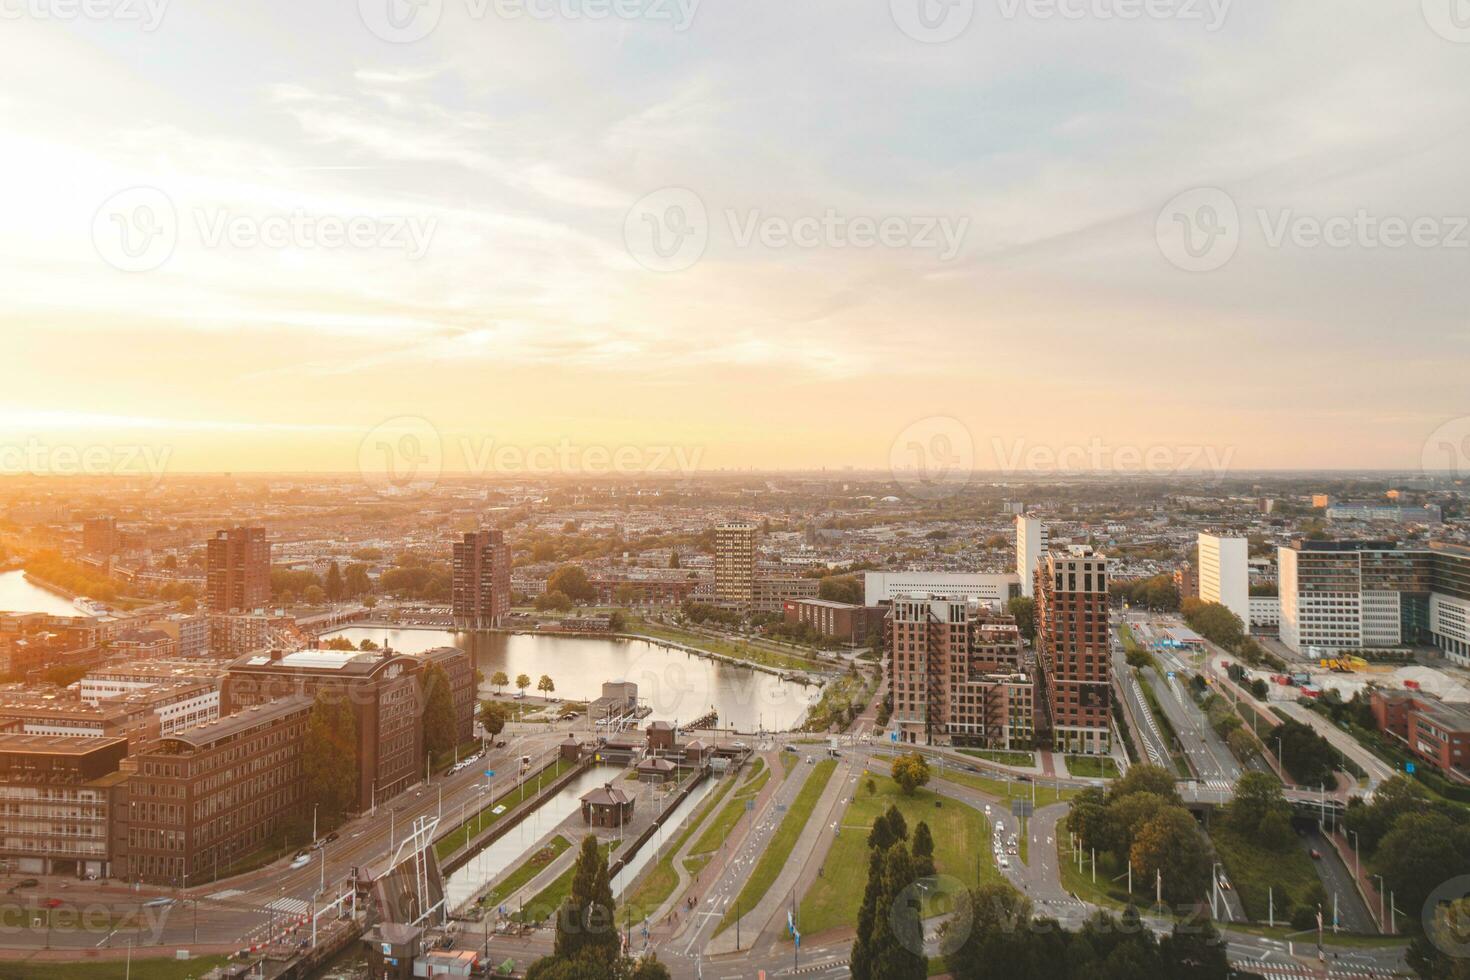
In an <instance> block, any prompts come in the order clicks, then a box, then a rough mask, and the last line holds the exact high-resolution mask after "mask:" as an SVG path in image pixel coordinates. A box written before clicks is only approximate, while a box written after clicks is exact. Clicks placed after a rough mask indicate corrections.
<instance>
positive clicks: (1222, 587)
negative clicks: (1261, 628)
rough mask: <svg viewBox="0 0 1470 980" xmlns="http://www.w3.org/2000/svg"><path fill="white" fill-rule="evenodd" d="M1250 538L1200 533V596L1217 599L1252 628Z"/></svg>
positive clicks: (1205, 598)
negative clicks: (1248, 539)
mask: <svg viewBox="0 0 1470 980" xmlns="http://www.w3.org/2000/svg"><path fill="white" fill-rule="evenodd" d="M1249 559H1250V542H1248V541H1247V540H1246V539H1245V538H1227V537H1223V536H1221V535H1218V534H1204V533H1201V534H1200V535H1199V597H1200V598H1201V599H1203V600H1204V601H1205V602H1218V603H1219V604H1220V605H1222V606H1224V607H1225V608H1226V609H1229V610H1230V611H1231V612H1233V613H1235V615H1237V616H1239V617H1240V622H1241V625H1242V626H1243V627H1245V628H1246V629H1250V624H1251V606H1250V595H1251V589H1250V565H1249Z"/></svg>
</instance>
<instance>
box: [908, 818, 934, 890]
mask: <svg viewBox="0 0 1470 980" xmlns="http://www.w3.org/2000/svg"><path fill="white" fill-rule="evenodd" d="M913 852H914V875H915V876H916V877H918V878H932V877H933V876H934V874H935V868H934V837H933V835H932V834H930V833H929V825H928V824H927V823H925V822H924V821H922V820H920V821H919V823H918V825H917V826H915V827H914V844H913Z"/></svg>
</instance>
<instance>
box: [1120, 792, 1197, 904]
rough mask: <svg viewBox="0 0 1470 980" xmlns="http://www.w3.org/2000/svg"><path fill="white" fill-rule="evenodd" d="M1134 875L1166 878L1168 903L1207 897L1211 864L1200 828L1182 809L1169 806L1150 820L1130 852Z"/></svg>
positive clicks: (1165, 887)
mask: <svg viewBox="0 0 1470 980" xmlns="http://www.w3.org/2000/svg"><path fill="white" fill-rule="evenodd" d="M1129 859H1130V860H1131V861H1132V862H1133V870H1134V873H1135V874H1141V875H1142V876H1143V879H1144V880H1145V881H1150V880H1153V878H1154V875H1155V873H1156V872H1157V873H1160V874H1162V876H1163V886H1164V887H1163V891H1164V898H1165V900H1167V901H1169V902H1193V901H1195V900H1197V899H1198V898H1199V897H1200V896H1201V895H1203V894H1204V891H1205V888H1206V886H1207V885H1208V884H1209V881H1210V874H1211V867H1210V865H1211V862H1210V856H1209V853H1208V852H1207V851H1206V850H1205V843H1204V840H1203V839H1202V837H1201V836H1200V831H1199V825H1198V824H1196V823H1195V822H1194V817H1192V816H1190V814H1189V811H1188V810H1185V809H1184V808H1182V807H1169V808H1167V809H1164V810H1162V811H1160V812H1159V813H1158V814H1156V815H1155V816H1153V817H1152V818H1150V819H1149V820H1148V821H1147V822H1146V823H1144V824H1143V826H1142V827H1140V828H1139V830H1138V833H1137V834H1136V835H1135V837H1134V840H1133V846H1132V848H1131V849H1130V850H1129Z"/></svg>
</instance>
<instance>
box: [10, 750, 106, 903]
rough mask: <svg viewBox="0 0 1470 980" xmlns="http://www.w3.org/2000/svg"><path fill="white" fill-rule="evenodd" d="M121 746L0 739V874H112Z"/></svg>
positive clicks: (78, 875) (79, 875)
mask: <svg viewBox="0 0 1470 980" xmlns="http://www.w3.org/2000/svg"><path fill="white" fill-rule="evenodd" d="M127 752H128V743H127V740H126V739H122V738H99V737H93V736H84V735H23V734H16V733H6V734H0V867H3V868H4V869H5V870H6V871H10V872H14V873H17V874H69V875H75V876H77V877H81V876H82V875H85V874H95V875H99V876H105V875H107V874H109V873H110V872H111V871H112V856H113V855H112V850H113V848H112V841H111V821H112V815H113V809H114V806H115V801H116V799H117V798H118V796H119V793H118V786H119V783H120V782H121V779H122V777H121V775H120V774H119V773H118V765H119V763H121V762H122V760H123V758H124V757H125V756H126V755H127Z"/></svg>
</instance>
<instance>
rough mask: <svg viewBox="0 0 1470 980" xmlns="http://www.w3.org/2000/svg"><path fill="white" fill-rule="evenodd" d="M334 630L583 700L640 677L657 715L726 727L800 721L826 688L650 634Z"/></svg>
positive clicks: (783, 725) (638, 681)
mask: <svg viewBox="0 0 1470 980" xmlns="http://www.w3.org/2000/svg"><path fill="white" fill-rule="evenodd" d="M329 635H331V636H345V637H347V638H348V639H349V640H351V641H352V642H353V643H354V644H356V643H360V642H361V641H362V640H364V639H370V640H372V641H373V642H375V643H379V644H382V643H384V642H387V643H389V644H391V645H392V646H393V648H394V649H395V650H402V651H404V652H406V653H418V652H421V651H424V650H429V649H432V648H434V647H440V646H456V647H459V648H460V649H462V650H466V651H468V652H469V653H470V654H471V656H472V657H473V658H474V661H475V666H476V667H478V668H480V670H481V671H482V672H484V674H485V677H486V678H487V680H488V678H490V677H493V676H494V674H495V672H496V671H498V670H499V671H504V672H505V673H506V675H507V676H509V677H510V678H511V681H512V683H514V681H515V677H516V675H517V674H527V675H529V676H530V678H531V684H532V686H531V688H530V690H529V691H528V692H527V693H529V694H535V693H536V689H535V684H536V682H537V681H538V680H539V679H540V677H541V675H542V674H547V675H549V676H550V677H551V679H552V681H554V682H555V683H556V696H557V697H560V698H567V699H571V700H579V701H580V700H584V699H588V700H590V699H592V698H596V697H598V696H599V695H601V694H602V684H603V682H604V681H621V680H629V681H633V682H635V683H636V684H637V685H638V694H639V696H640V697H642V698H643V699H645V701H646V702H647V704H648V706H649V707H650V708H651V709H653V714H652V715H651V716H650V717H651V718H655V719H659V720H662V721H670V722H679V721H691V720H693V719H695V718H697V717H699V716H700V715H703V714H704V713H705V712H707V711H709V710H710V708H711V707H713V708H714V709H715V710H716V711H718V712H719V715H720V721H719V724H720V727H722V728H728V727H733V728H735V729H737V730H739V731H747V732H753V731H755V730H756V729H757V728H758V727H760V728H764V729H766V730H777V731H779V730H783V729H789V728H794V727H795V726H796V725H797V724H798V723H799V722H800V721H801V718H802V716H803V715H804V714H805V712H806V709H807V707H808V706H809V705H810V704H812V703H813V702H815V701H816V699H817V697H818V696H819V695H820V693H821V691H820V689H819V688H818V687H817V686H815V685H811V686H807V685H802V684H793V683H789V682H787V681H783V680H781V678H780V677H778V676H776V675H775V674H768V673H766V672H765V671H759V670H751V669H749V668H748V667H738V666H734V665H732V664H727V663H723V662H721V661H718V660H710V659H707V658H704V657H696V656H694V655H692V654H687V653H684V652H683V651H681V650H671V649H669V648H667V647H663V646H659V645H658V644H656V643H649V642H648V641H647V640H623V639H615V638H611V637H578V636H538V635H535V634H527V633H482V632H474V633H462V632H453V631H450V630H429V629H373V628H368V627H362V626H352V627H348V628H346V629H342V630H337V631H336V632H335V633H332V634H329ZM488 690H491V689H490V688H489V687H488V686H487V691H488ZM512 690H513V688H512Z"/></svg>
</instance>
